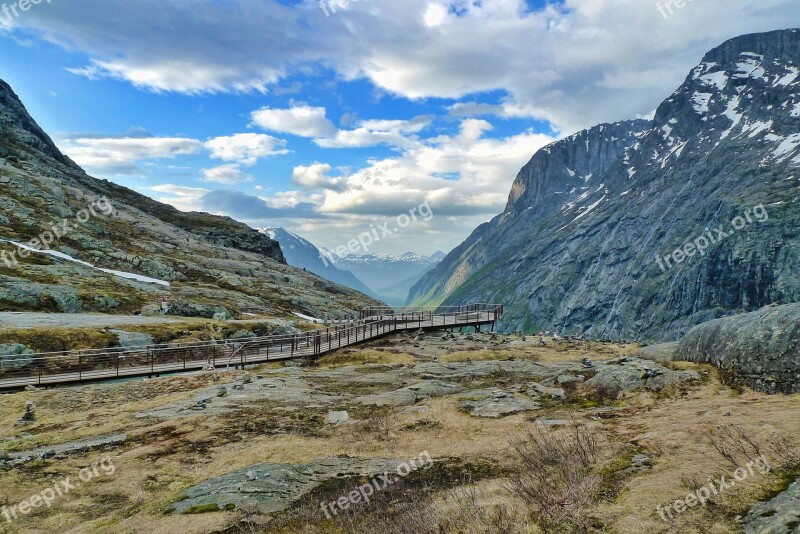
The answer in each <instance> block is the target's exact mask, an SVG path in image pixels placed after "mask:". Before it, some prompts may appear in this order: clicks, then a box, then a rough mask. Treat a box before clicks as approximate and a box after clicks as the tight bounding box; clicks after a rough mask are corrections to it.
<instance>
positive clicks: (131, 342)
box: [109, 330, 155, 347]
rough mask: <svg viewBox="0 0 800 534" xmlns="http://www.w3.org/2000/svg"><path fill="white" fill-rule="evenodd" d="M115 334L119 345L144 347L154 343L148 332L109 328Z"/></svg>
mask: <svg viewBox="0 0 800 534" xmlns="http://www.w3.org/2000/svg"><path fill="white" fill-rule="evenodd" d="M109 332H111V333H112V334H115V335H116V336H117V342H118V343H119V346H120V347H146V346H147V345H152V344H153V343H155V339H154V338H153V336H151V335H150V334H143V333H141V332H126V331H124V330H109Z"/></svg>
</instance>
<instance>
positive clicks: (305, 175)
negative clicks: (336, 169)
mask: <svg viewBox="0 0 800 534" xmlns="http://www.w3.org/2000/svg"><path fill="white" fill-rule="evenodd" d="M329 172H331V166H330V165H328V164H327V163H314V164H312V165H308V166H306V165H298V166H297V167H295V168H294V171H293V172H292V182H293V183H295V184H296V185H299V186H301V187H308V188H329V187H332V186H334V181H333V179H332V178H330V177H329V176H327V174H328V173H329Z"/></svg>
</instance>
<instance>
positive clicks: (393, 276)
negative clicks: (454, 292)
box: [260, 228, 445, 306]
mask: <svg viewBox="0 0 800 534" xmlns="http://www.w3.org/2000/svg"><path fill="white" fill-rule="evenodd" d="M260 231H261V233H263V234H265V235H266V236H268V237H269V238H270V239H274V240H276V241H278V242H279V243H280V245H281V250H282V251H283V255H284V256H285V257H286V261H287V263H288V264H289V265H291V266H293V267H298V268H301V269H306V270H308V271H311V272H312V273H314V274H317V275H319V276H322V277H324V278H327V279H328V280H330V281H331V282H335V283H337V284H341V285H344V286H347V287H349V288H352V289H355V290H357V291H360V292H361V293H364V294H365V295H369V296H371V297H373V298H376V299H379V300H381V301H383V302H385V303H386V304H390V305H392V306H402V305H404V304H405V303H406V300H407V298H408V291H409V289H411V286H413V285H414V284H415V283H417V282H418V281H419V279H420V278H421V277H422V275H423V274H424V273H426V272H427V271H429V270H430V269H432V268H433V267H434V266H435V265H436V264H438V263H439V262H440V261H442V259H443V258H444V257H445V253H444V252H437V253H435V254H433V255H432V256H424V255H421V254H415V253H413V252H406V253H405V254H402V255H400V256H393V255H391V254H364V255H360V256H359V255H355V254H349V255H347V256H344V257H341V256H337V255H336V254H333V253H332V252H331V251H329V250H327V249H326V248H324V247H323V248H322V249H318V248H317V247H316V246H315V245H314V244H313V243H311V242H310V241H308V240H307V239H304V238H302V237H300V236H299V235H297V234H294V233H292V232H289V231H288V230H286V229H284V228H264V229H262V230H260ZM323 255H324V257H325V260H324V261H323Z"/></svg>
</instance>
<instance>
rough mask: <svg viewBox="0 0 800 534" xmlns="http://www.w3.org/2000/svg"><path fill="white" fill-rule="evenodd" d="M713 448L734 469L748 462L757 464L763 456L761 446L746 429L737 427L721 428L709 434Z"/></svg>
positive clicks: (727, 426)
mask: <svg viewBox="0 0 800 534" xmlns="http://www.w3.org/2000/svg"><path fill="white" fill-rule="evenodd" d="M708 438H709V441H710V442H711V447H713V449H714V450H715V451H717V453H718V454H719V455H720V456H722V457H723V458H725V459H726V460H727V461H728V463H730V464H731V465H732V466H733V467H739V466H741V465H744V464H746V463H747V462H748V461H750V462H755V461H756V459H759V458H761V457H762V456H763V454H762V451H761V446H760V445H759V444H758V443H757V442H756V441H755V440H754V439H753V438H752V436H750V434H748V433H747V432H746V431H745V430H744V429H742V428H741V427H739V426H737V425H726V426H720V427H718V428H717V429H715V430H711V431H709V433H708Z"/></svg>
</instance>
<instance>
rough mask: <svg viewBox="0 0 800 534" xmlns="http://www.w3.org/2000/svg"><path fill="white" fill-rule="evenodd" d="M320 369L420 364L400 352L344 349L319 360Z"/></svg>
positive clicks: (408, 355) (410, 356)
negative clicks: (374, 364) (373, 364)
mask: <svg viewBox="0 0 800 534" xmlns="http://www.w3.org/2000/svg"><path fill="white" fill-rule="evenodd" d="M316 363H317V365H319V366H320V367H329V368H330V367H343V366H345V365H365V364H370V363H378V364H403V365H413V364H415V363H419V362H418V361H417V359H416V358H414V356H412V355H411V354H407V353H405V352H400V351H390V350H378V349H361V350H359V349H343V350H340V351H337V352H334V353H333V354H331V355H329V356H323V357H322V358H320V359H319V360H317V362H316Z"/></svg>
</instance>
